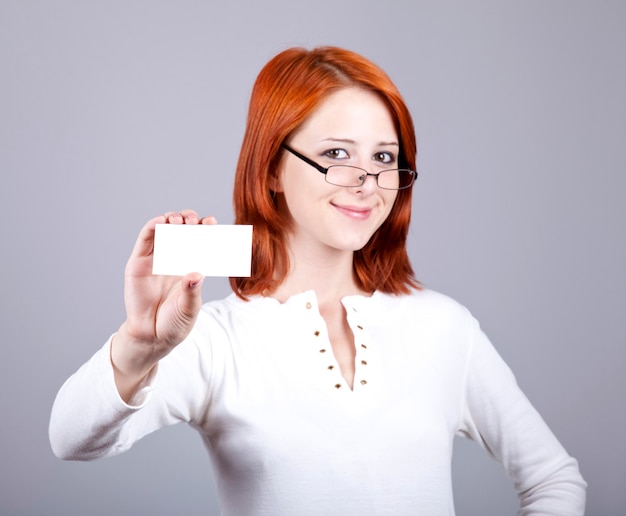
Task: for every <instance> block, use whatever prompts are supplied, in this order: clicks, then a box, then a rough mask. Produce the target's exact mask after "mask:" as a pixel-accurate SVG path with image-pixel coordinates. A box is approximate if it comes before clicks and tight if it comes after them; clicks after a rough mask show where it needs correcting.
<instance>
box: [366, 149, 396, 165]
mask: <svg viewBox="0 0 626 516" xmlns="http://www.w3.org/2000/svg"><path fill="white" fill-rule="evenodd" d="M372 159H373V160H374V161H378V162H379V163H385V164H389V163H395V161H396V157H395V156H394V155H393V154H392V153H391V152H377V153H376V154H374V156H373V157H372Z"/></svg>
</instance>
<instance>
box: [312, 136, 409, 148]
mask: <svg viewBox="0 0 626 516" xmlns="http://www.w3.org/2000/svg"><path fill="white" fill-rule="evenodd" d="M322 141H323V142H337V143H351V144H352V145H355V144H356V141H354V140H351V139H350V138H325V139H324V140H322ZM376 145H381V146H395V147H400V144H399V143H398V142H384V141H383V142H378V143H377V144H376Z"/></svg>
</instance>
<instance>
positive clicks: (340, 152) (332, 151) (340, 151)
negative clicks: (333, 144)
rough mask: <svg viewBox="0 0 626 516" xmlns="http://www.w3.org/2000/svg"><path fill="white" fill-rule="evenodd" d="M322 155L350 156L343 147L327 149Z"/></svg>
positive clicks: (332, 156)
mask: <svg viewBox="0 0 626 516" xmlns="http://www.w3.org/2000/svg"><path fill="white" fill-rule="evenodd" d="M324 156H326V157H327V158H332V159H346V158H349V157H350V156H349V155H348V153H347V152H346V151H345V150H344V149H329V150H327V151H326V152H324Z"/></svg>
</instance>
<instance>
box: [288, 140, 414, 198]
mask: <svg viewBox="0 0 626 516" xmlns="http://www.w3.org/2000/svg"><path fill="white" fill-rule="evenodd" d="M281 147H282V148H283V149H285V150H286V151H288V152H290V153H291V154H293V155H294V156H295V157H296V158H300V159H301V160H302V161H304V162H305V163H307V164H309V165H311V166H312V167H313V168H314V169H315V170H317V171H318V172H320V173H322V174H324V179H325V180H326V182H327V183H328V184H330V185H335V186H341V187H342V188H356V187H359V186H362V185H363V183H365V180H366V179H367V176H372V177H375V178H376V186H377V187H378V188H380V189H382V190H391V191H397V190H406V189H407V188H411V187H412V186H413V184H414V183H415V180H416V179H417V172H416V171H415V170H411V169H410V168H390V169H387V170H381V171H380V172H377V173H376V174H372V173H371V172H368V171H367V170H365V169H364V168H361V167H355V166H352V165H331V166H330V167H323V166H322V165H320V164H319V163H316V162H315V161H313V160H312V159H311V158H307V157H306V156H305V155H304V154H300V153H299V152H298V151H297V150H295V149H292V148H291V147H290V146H289V145H287V144H285V143H283V144H282V145H281ZM333 167H344V168H345V167H347V168H354V169H356V170H361V171H363V172H364V175H362V176H361V177H360V179H361V183H360V184H358V185H354V186H347V185H337V184H335V183H331V182H330V181H328V178H327V174H328V171H329V170H330V169H331V168H333ZM401 170H404V171H406V172H409V173H410V174H411V182H410V183H409V184H408V185H406V186H401V187H400V188H385V187H384V186H380V185H379V184H378V176H379V175H380V174H382V173H383V172H391V171H401Z"/></svg>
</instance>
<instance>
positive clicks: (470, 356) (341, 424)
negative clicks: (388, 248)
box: [50, 290, 586, 516]
mask: <svg viewBox="0 0 626 516" xmlns="http://www.w3.org/2000/svg"><path fill="white" fill-rule="evenodd" d="M343 304H344V306H345V308H346V311H347V316H348V322H349V324H350V327H351V328H352V331H353V332H354V335H355V345H356V374H355V378H354V388H353V390H351V389H350V388H349V387H348V385H347V384H346V382H345V381H344V379H343V377H342V375H341V372H340V370H339V366H338V364H337V362H336V360H335V358H334V356H333V353H332V349H331V346H330V342H329V339H328V335H327V332H326V327H325V324H324V320H323V318H322V317H321V315H320V313H319V310H318V306H317V300H316V298H315V294H314V293H313V292H311V291H309V292H304V293H302V294H298V295H296V296H293V297H292V298H291V299H289V300H288V301H287V302H285V303H282V304H281V303H279V302H278V301H276V300H275V299H272V298H264V297H254V298H252V299H251V300H250V301H248V302H244V301H242V300H240V299H238V298H237V297H236V296H234V295H231V296H229V297H228V298H226V299H225V300H222V301H216V302H211V303H207V304H206V305H205V306H204V307H203V309H202V311H201V313H200V315H199V317H198V321H197V323H196V326H195V328H194V330H193V331H192V333H191V334H190V336H189V337H188V338H187V339H186V340H185V341H184V342H183V343H182V344H180V345H179V346H178V347H177V348H176V349H175V350H174V351H173V352H172V353H171V354H170V355H168V356H167V357H166V358H164V359H163V360H161V362H160V363H159V366H158V370H157V371H156V373H155V374H153V375H152V377H151V378H149V379H148V380H147V381H146V382H145V384H144V385H143V386H142V387H141V388H140V390H139V391H138V393H137V394H136V396H135V397H134V398H133V400H131V403H130V404H125V403H124V402H123V401H122V400H121V399H120V397H119V395H118V393H117V390H116V388H115V384H114V380H113V371H112V367H111V363H110V359H109V343H107V344H106V345H105V347H104V348H102V349H101V350H100V351H98V352H97V353H96V354H95V355H94V357H93V358H92V359H91V360H90V361H89V362H87V363H86V364H85V365H83V366H82V367H81V368H80V369H79V370H78V371H77V372H76V373H75V374H74V375H73V376H72V377H71V378H70V379H69V380H68V381H67V382H66V383H65V385H64V386H63V387H62V388H61V390H60V392H59V394H58V396H57V399H56V401H55V404H54V407H53V411H52V416H51V421H50V439H51V443H52V448H53V450H54V452H55V453H56V454H57V455H58V456H59V457H62V458H65V459H79V460H89V459H95V458H99V457H106V456H110V455H114V454H116V453H120V452H123V451H124V450H127V449H128V448H130V446H131V445H132V444H133V443H134V442H135V441H137V440H138V439H140V438H141V437H143V436H144V435H146V434H148V433H149V432H152V431H154V430H156V429H158V428H160V427H163V426H166V425H171V424H174V423H178V422H181V421H184V422H187V423H189V424H191V425H193V426H194V427H195V428H196V429H197V430H198V431H199V432H200V433H201V435H202V436H203V439H204V441H205V443H206V446H207V448H208V450H209V453H210V454H211V455H212V458H213V464H214V466H215V470H216V471H215V472H216V477H217V482H218V491H219V494H220V501H221V507H222V512H223V514H224V515H225V516H233V515H237V516H239V515H245V516H257V515H258V516H261V515H271V516H279V515H285V516H293V515H315V516H320V515H346V514H358V515H385V516H389V515H394V516H401V515H408V514H411V515H416V514H417V515H427V516H439V515H441V516H443V515H445V516H450V515H453V514H454V507H453V498H452V485H451V474H450V463H451V455H452V441H453V437H454V436H455V434H462V435H465V436H468V437H470V438H471V439H473V440H475V441H477V442H478V443H480V445H481V446H483V448H484V449H485V450H487V451H488V452H489V453H490V454H491V455H493V457H495V459H496V460H498V461H499V462H500V463H501V464H502V466H503V467H504V469H505V470H506V472H507V474H508V475H509V476H510V477H511V478H512V479H513V482H514V484H515V488H516V489H517V491H518V493H519V496H520V511H519V514H520V515H531V514H533V515H538V514H541V515H559V516H565V515H582V514H583V512H584V505H585V487H586V484H585V482H584V480H583V479H582V477H581V476H580V473H579V472H578V467H577V463H576V461H575V460H574V459H573V458H571V457H570V456H569V455H568V454H567V453H566V452H565V450H564V449H563V447H562V446H561V445H560V444H559V442H558V441H557V440H556V438H555V437H554V435H553V434H552V433H551V431H550V430H549V429H548V427H547V426H546V424H545V423H544V421H543V420H542V419H541V417H540V416H539V415H538V414H537V412H536V411H535V410H534V408H533V407H532V406H531V404H530V403H529V402H528V400H527V398H526V397H525V396H524V395H523V393H522V392H521V391H520V390H519V388H518V386H517V384H516V382H515V379H514V377H513V375H512V374H511V372H510V370H509V369H508V367H507V366H506V365H505V363H504V362H503V361H502V359H501V358H500V357H499V356H498V354H497V353H496V351H495V350H494V349H493V347H492V346H491V344H490V343H489V341H488V340H487V338H486V337H485V335H484V334H483V333H482V331H481V330H480V328H479V326H478V324H477V322H476V321H475V319H474V318H473V317H472V316H471V315H470V314H469V312H468V311H467V310H466V309H465V308H463V307H462V306H460V305H459V304H457V303H456V302H454V301H452V300H451V299H449V298H447V297H445V296H443V295H440V294H437V293H434V292H432V291H428V290H424V291H419V292H415V293H413V294H411V295H409V296H391V295H386V294H381V293H375V294H374V295H373V296H371V297H363V296H350V297H347V298H344V299H343Z"/></svg>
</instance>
